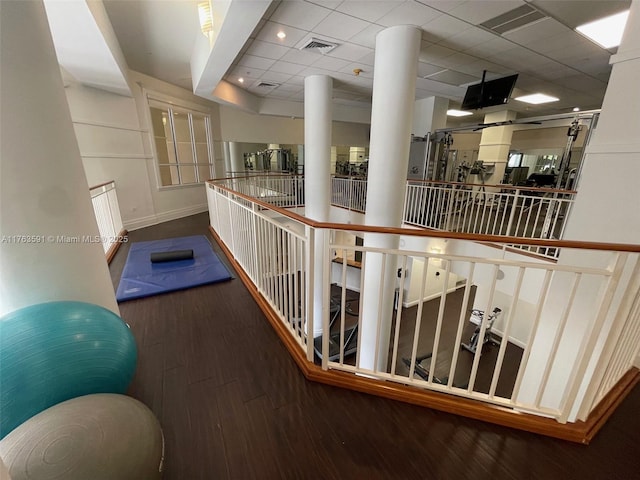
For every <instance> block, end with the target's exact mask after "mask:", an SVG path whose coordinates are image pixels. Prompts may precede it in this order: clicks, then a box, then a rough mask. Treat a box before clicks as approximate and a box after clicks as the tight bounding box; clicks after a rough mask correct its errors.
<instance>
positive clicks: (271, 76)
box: [260, 71, 292, 83]
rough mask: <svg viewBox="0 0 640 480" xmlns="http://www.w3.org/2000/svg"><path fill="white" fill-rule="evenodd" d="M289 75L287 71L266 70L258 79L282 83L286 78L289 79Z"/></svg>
mask: <svg viewBox="0 0 640 480" xmlns="http://www.w3.org/2000/svg"><path fill="white" fill-rule="evenodd" d="M291 77H292V75H290V74H288V73H279V72H273V71H268V72H265V73H263V74H262V76H261V77H260V80H264V81H265V82H277V83H284V82H286V81H287V80H289V79H290V78H291Z"/></svg>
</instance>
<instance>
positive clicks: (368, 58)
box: [359, 51, 376, 68]
mask: <svg viewBox="0 0 640 480" xmlns="http://www.w3.org/2000/svg"><path fill="white" fill-rule="evenodd" d="M375 60H376V54H375V52H373V51H372V52H370V53H367V54H366V55H365V56H364V57H362V58H361V59H360V60H359V62H360V63H364V64H365V65H369V66H370V67H371V68H373V65H374V64H375Z"/></svg>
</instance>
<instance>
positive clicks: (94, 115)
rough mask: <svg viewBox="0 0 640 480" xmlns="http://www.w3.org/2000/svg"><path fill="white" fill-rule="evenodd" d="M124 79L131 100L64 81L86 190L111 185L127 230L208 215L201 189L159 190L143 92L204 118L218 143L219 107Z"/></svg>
mask: <svg viewBox="0 0 640 480" xmlns="http://www.w3.org/2000/svg"><path fill="white" fill-rule="evenodd" d="M128 73H129V79H130V83H131V84H132V86H133V95H134V96H133V98H130V97H124V96H121V95H117V94H114V93H110V92H107V91H104V90H98V89H94V88H91V87H86V86H83V85H81V84H79V83H77V82H74V81H73V80H72V79H70V78H67V82H66V84H67V87H66V88H65V92H66V96H67V102H68V104H69V108H70V110H71V116H72V119H73V124H74V129H75V133H76V137H77V140H78V145H79V147H80V152H81V156H82V160H83V165H84V167H85V172H86V175H87V180H88V183H89V185H96V184H99V183H102V182H105V181H109V180H115V182H116V190H117V193H118V201H119V204H120V210H121V214H122V220H123V223H124V226H125V228H127V229H128V230H134V229H136V228H141V227H145V226H148V225H153V224H156V223H159V222H163V221H167V220H172V219H175V218H180V217H183V216H187V215H192V214H194V213H199V212H203V211H206V209H207V204H206V197H205V190H204V186H203V185H192V186H180V187H169V188H166V187H165V188H162V189H160V188H158V182H157V178H156V176H157V170H156V164H155V159H154V151H153V147H152V135H153V133H152V131H151V127H150V120H149V113H148V105H147V100H146V98H145V92H149V93H155V94H160V95H161V96H164V97H165V98H167V99H170V100H172V101H174V102H175V103H176V104H183V105H185V106H188V107H192V108H197V109H199V110H203V111H205V112H207V113H208V114H209V115H210V116H211V123H212V138H213V139H214V140H219V139H220V120H219V114H218V105H217V104H215V103H212V102H209V101H207V100H204V99H201V98H198V97H195V96H194V95H193V94H191V93H190V92H189V91H187V90H184V89H182V88H179V87H176V86H173V85H170V84H167V83H165V82H162V81H160V80H157V79H154V78H151V77H148V76H146V75H142V74H139V73H137V72H133V71H129V72H128ZM215 144H216V145H218V144H219V143H218V142H215ZM214 154H215V155H216V168H220V167H219V164H220V163H222V164H224V163H223V162H224V159H223V158H222V155H221V153H220V149H219V148H214ZM218 157H219V158H218ZM220 171H222V172H224V169H223V168H222V169H221V170H220Z"/></svg>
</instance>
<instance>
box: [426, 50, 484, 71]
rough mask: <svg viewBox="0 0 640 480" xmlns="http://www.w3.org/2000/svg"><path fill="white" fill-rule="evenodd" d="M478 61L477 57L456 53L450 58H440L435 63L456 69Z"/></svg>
mask: <svg viewBox="0 0 640 480" xmlns="http://www.w3.org/2000/svg"><path fill="white" fill-rule="evenodd" d="M477 60H478V58H477V57H473V56H471V55H467V54H466V53H454V54H453V55H449V56H448V57H444V58H439V59H437V60H435V61H434V63H435V64H437V65H442V66H443V67H447V68H454V67H457V66H458V65H466V64H468V63H473V62H475V61H477Z"/></svg>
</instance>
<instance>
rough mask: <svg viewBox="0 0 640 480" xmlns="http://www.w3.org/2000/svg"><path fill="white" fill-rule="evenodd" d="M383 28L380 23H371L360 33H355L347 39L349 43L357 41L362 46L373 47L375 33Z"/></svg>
mask: <svg viewBox="0 0 640 480" xmlns="http://www.w3.org/2000/svg"><path fill="white" fill-rule="evenodd" d="M382 30H384V27H382V26H380V25H374V24H371V25H369V26H368V27H367V28H365V29H364V30H362V31H361V32H360V33H357V34H356V35H354V36H353V37H351V38H350V39H349V42H351V43H357V44H358V45H362V46H363V47H369V48H374V47H375V45H376V35H378V33H380V32H381V31H382Z"/></svg>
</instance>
